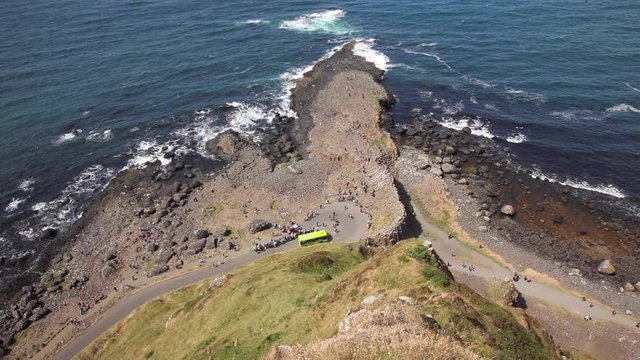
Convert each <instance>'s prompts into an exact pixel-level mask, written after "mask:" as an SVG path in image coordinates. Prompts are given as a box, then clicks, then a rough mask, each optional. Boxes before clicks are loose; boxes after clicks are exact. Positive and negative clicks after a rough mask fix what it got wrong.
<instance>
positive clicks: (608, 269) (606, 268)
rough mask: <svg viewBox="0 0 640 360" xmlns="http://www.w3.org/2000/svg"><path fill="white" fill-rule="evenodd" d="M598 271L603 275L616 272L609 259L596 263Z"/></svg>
mask: <svg viewBox="0 0 640 360" xmlns="http://www.w3.org/2000/svg"><path fill="white" fill-rule="evenodd" d="M598 272H599V273H600V274H604V275H613V274H615V273H616V268H615V267H614V266H613V264H612V263H611V260H604V261H602V262H601V263H600V265H598Z"/></svg>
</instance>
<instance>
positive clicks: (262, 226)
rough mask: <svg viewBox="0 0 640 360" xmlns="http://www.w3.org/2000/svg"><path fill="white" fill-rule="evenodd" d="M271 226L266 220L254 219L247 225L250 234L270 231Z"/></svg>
mask: <svg viewBox="0 0 640 360" xmlns="http://www.w3.org/2000/svg"><path fill="white" fill-rule="evenodd" d="M271 226H272V224H271V223H270V222H268V221H266V220H259V219H255V220H252V221H251V222H250V223H249V226H248V230H249V232H250V233H252V234H255V233H257V232H259V231H263V230H267V229H270V228H271Z"/></svg>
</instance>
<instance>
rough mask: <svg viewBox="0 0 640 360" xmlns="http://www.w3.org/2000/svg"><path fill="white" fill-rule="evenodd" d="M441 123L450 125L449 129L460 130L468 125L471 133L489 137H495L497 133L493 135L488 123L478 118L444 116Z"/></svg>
mask: <svg viewBox="0 0 640 360" xmlns="http://www.w3.org/2000/svg"><path fill="white" fill-rule="evenodd" d="M440 124H441V125H442V126H444V127H448V128H449V129H454V130H458V131H460V130H462V129H464V128H465V127H468V128H469V129H471V133H472V134H473V135H477V136H482V137H486V138H489V139H493V138H494V137H495V135H493V134H492V133H491V131H489V128H488V127H487V125H486V124H484V123H482V121H480V120H478V119H466V118H462V119H454V118H451V117H443V118H442V121H440Z"/></svg>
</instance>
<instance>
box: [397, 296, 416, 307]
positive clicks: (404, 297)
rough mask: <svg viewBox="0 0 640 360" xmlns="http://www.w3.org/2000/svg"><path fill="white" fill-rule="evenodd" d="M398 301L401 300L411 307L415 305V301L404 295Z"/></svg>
mask: <svg viewBox="0 0 640 360" xmlns="http://www.w3.org/2000/svg"><path fill="white" fill-rule="evenodd" d="M398 300H400V301H402V302H404V303H406V304H409V305H413V304H415V301H413V299H412V298H410V297H408V296H404V295H403V296H398Z"/></svg>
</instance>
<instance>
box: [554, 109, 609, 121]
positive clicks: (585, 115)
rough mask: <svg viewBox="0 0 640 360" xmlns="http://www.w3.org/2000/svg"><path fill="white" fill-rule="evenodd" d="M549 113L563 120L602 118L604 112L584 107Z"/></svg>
mask: <svg viewBox="0 0 640 360" xmlns="http://www.w3.org/2000/svg"><path fill="white" fill-rule="evenodd" d="M549 115H551V116H553V117H555V118H559V119H563V120H602V119H603V118H604V115H603V114H599V113H596V112H593V111H591V110H584V109H572V110H562V111H552V112H551V113H550V114H549Z"/></svg>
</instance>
